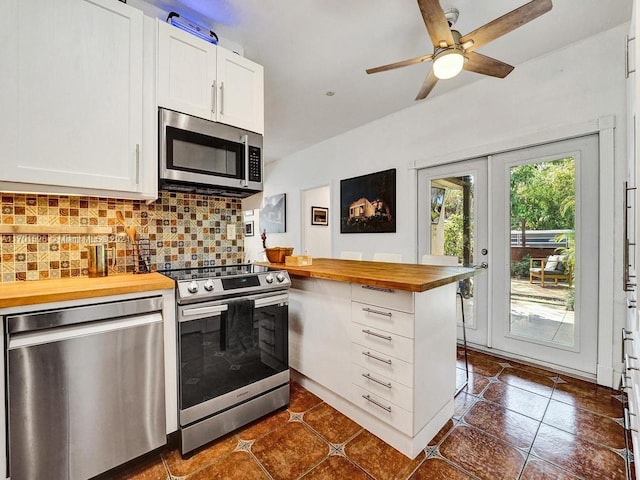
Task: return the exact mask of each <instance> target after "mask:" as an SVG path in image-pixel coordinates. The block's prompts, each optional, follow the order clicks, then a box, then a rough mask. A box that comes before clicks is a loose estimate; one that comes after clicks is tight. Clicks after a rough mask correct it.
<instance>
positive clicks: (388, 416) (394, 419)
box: [351, 384, 413, 435]
mask: <svg viewBox="0 0 640 480" xmlns="http://www.w3.org/2000/svg"><path fill="white" fill-rule="evenodd" d="M351 401H352V402H353V403H355V404H356V405H357V406H358V407H360V408H362V409H363V410H365V411H366V412H367V413H369V414H371V415H373V416H374V417H377V418H379V419H380V420H382V421H383V422H385V423H388V424H389V425H392V426H393V427H394V428H396V429H398V430H400V431H401V432H402V433H405V434H407V435H411V434H412V431H413V415H412V413H411V412H410V411H408V410H404V409H403V408H400V407H399V406H397V405H395V404H393V403H391V402H389V401H388V400H386V399H385V398H382V397H380V396H378V395H376V394H375V393H371V392H370V391H369V390H365V389H364V388H361V387H360V386H358V385H355V384H354V385H353V386H352V390H351Z"/></svg>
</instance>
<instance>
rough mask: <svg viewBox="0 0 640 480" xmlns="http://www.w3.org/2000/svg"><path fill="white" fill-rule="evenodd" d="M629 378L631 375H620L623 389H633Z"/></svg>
mask: <svg viewBox="0 0 640 480" xmlns="http://www.w3.org/2000/svg"><path fill="white" fill-rule="evenodd" d="M629 380H631V377H629V376H627V375H622V377H620V389H621V390H628V389H631V385H629V383H628V381H629Z"/></svg>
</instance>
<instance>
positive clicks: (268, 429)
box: [109, 351, 634, 480]
mask: <svg viewBox="0 0 640 480" xmlns="http://www.w3.org/2000/svg"><path fill="white" fill-rule="evenodd" d="M469 363H470V369H471V371H472V376H475V379H474V380H475V381H474V382H471V383H470V385H469V386H468V387H467V388H466V389H465V390H463V391H462V393H460V395H458V397H456V401H455V414H454V416H453V418H452V419H451V420H449V422H447V424H446V425H445V426H444V427H443V428H442V430H441V431H440V432H439V433H438V434H437V435H436V436H435V437H434V438H433V439H432V440H431V441H430V442H429V445H428V446H426V447H425V449H424V451H422V452H420V454H419V455H418V456H417V457H416V458H415V459H413V460H411V459H409V458H407V457H405V456H404V455H401V454H400V453H399V452H398V451H396V450H394V449H393V448H391V447H390V446H388V445H386V444H385V443H384V442H382V441H381V440H380V439H378V438H377V437H375V436H374V435H372V434H371V433H369V432H368V431H366V430H364V429H362V427H360V426H359V425H358V424H356V423H355V422H353V421H351V420H350V419H348V418H347V417H345V416H344V415H342V414H341V413H340V412H338V411H336V410H335V409H333V408H332V407H331V406H329V405H328V404H326V403H324V402H323V401H322V400H321V399H319V398H318V397H317V396H315V395H313V394H312V393H310V392H308V391H307V390H305V389H304V388H302V387H301V386H299V385H297V384H295V383H292V384H291V402H290V404H289V408H288V409H287V410H280V411H277V412H274V413H272V414H270V415H267V416H266V417H264V418H262V419H260V420H258V421H256V422H254V423H253V424H251V425H248V426H246V427H244V428H241V429H239V430H237V431H236V432H233V433H231V434H229V435H227V436H226V437H224V438H222V439H220V440H217V441H214V442H211V443H210V444H208V445H207V446H205V447H203V448H202V449H200V450H198V451H197V452H196V454H195V455H193V456H192V457H190V458H188V459H182V458H181V456H180V454H179V453H178V450H176V449H172V448H169V447H167V448H166V449H165V451H163V452H162V453H161V454H160V455H157V456H155V457H154V458H152V459H147V460H145V462H146V463H144V464H140V465H137V466H134V467H132V468H131V469H129V470H127V471H126V472H118V473H116V474H114V475H113V476H111V477H109V478H113V479H116V480H120V479H129V480H146V479H148V478H157V479H171V480H176V479H183V480H196V479H205V478H206V479H235V478H238V479H240V478H242V479H245V478H246V479H249V478H250V479H254V478H255V479H268V480H275V479H286V480H294V479H301V480H316V479H322V480H336V479H352V480H360V479H362V480H367V479H368V480H391V479H401V480H423V479H424V480H603V479H607V480H625V478H626V476H625V457H627V456H629V458H631V459H633V456H632V453H631V452H630V451H628V450H626V448H625V443H624V438H625V433H624V430H623V429H622V427H621V426H620V423H619V420H620V417H621V416H622V406H623V404H622V402H623V400H624V399H623V398H622V397H621V396H620V395H619V392H616V391H613V390H611V389H608V388H603V387H598V386H597V385H594V384H591V383H589V382H583V381H581V380H577V379H574V378H570V377H566V376H564V375H562V376H561V375H559V374H557V373H554V372H550V371H546V370H542V369H539V368H535V367H529V366H527V365H523V364H520V363H517V362H511V361H509V362H507V361H504V360H503V359H499V358H497V357H493V356H491V355H486V354H484V353H481V352H476V351H471V352H470V354H469ZM461 368H464V360H462V357H459V362H458V369H461ZM459 379H464V373H462V375H459ZM163 466H164V469H163V468H162V467H163ZM633 466H634V464H633V463H632V464H631V467H632V469H633Z"/></svg>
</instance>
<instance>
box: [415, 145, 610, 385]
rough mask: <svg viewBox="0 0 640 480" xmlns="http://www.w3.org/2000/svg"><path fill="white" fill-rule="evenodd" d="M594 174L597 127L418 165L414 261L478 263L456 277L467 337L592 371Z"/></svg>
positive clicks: (525, 355) (595, 297) (519, 354)
mask: <svg viewBox="0 0 640 480" xmlns="http://www.w3.org/2000/svg"><path fill="white" fill-rule="evenodd" d="M597 175H598V137H597V135H592V136H587V137H580V138H576V139H570V140H565V141H561V142H553V143H550V144H546V145H542V146H536V147H531V148H526V149H521V150H516V151H510V152H506V153H501V154H498V155H492V156H491V157H483V158H477V159H472V160H466V161H461V162H456V163H451V164H447V165H441V166H438V167H432V168H427V169H424V170H420V171H419V172H418V202H419V204H418V215H419V221H418V235H419V239H418V261H420V259H421V258H422V256H423V255H424V254H431V255H443V254H444V255H456V256H458V258H459V264H460V265H464V266H474V267H476V268H477V270H476V275H475V277H474V278H473V280H472V283H471V285H467V286H466V288H465V286H463V295H464V298H465V301H464V304H465V312H464V313H465V320H466V324H467V340H468V341H469V342H470V343H473V344H476V345H479V346H482V347H488V348H492V349H495V350H496V351H497V352H503V353H506V354H510V355H514V356H516V357H520V358H523V359H525V360H530V361H532V362H537V363H541V364H544V365H548V366H551V367H553V366H556V367H558V368H560V369H564V370H571V371H575V372H576V373H584V374H595V372H596V362H597V311H598V305H597V301H598V235H597V233H598V177H597ZM481 266H485V267H486V266H488V268H479V267H481ZM458 320H459V322H458V324H459V326H460V318H459V319H458ZM459 338H461V332H460V331H459Z"/></svg>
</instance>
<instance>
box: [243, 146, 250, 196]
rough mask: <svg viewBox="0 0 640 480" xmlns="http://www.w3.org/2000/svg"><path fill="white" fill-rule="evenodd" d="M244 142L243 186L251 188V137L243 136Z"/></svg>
mask: <svg viewBox="0 0 640 480" xmlns="http://www.w3.org/2000/svg"><path fill="white" fill-rule="evenodd" d="M242 140H243V141H244V181H243V184H242V186H243V187H248V186H249V135H243V136H242Z"/></svg>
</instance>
